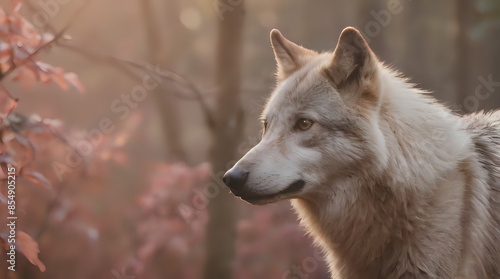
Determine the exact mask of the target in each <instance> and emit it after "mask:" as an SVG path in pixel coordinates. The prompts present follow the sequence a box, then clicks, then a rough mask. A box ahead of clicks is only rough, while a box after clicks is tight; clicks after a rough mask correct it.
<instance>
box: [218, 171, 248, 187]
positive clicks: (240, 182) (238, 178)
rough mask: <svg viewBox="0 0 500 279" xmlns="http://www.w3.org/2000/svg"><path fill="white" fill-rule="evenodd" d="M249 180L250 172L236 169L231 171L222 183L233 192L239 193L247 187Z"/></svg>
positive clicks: (223, 178)
mask: <svg viewBox="0 0 500 279" xmlns="http://www.w3.org/2000/svg"><path fill="white" fill-rule="evenodd" d="M247 178H248V171H247V170H244V169H241V168H238V167H235V168H232V169H230V170H229V171H228V172H226V174H224V176H223V177H222V181H224V184H226V185H227V186H228V187H229V188H230V189H231V191H232V192H233V193H234V192H238V191H239V190H241V188H243V186H245V183H246V182H247Z"/></svg>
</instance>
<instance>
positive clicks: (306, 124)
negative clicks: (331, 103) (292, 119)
mask: <svg viewBox="0 0 500 279" xmlns="http://www.w3.org/2000/svg"><path fill="white" fill-rule="evenodd" d="M312 125H313V122H312V120H309V119H305V118H301V119H299V121H297V127H298V128H299V129H301V130H302V131H307V130H309V128H311V126H312Z"/></svg>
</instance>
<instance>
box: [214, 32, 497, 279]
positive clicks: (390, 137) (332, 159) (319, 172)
mask: <svg viewBox="0 0 500 279" xmlns="http://www.w3.org/2000/svg"><path fill="white" fill-rule="evenodd" d="M271 44H272V47H273V50H274V54H275V57H276V61H277V86H276V88H275V90H274V91H273V93H272V94H271V97H270V98H269V100H268V102H267V105H266V107H265V109H264V111H263V113H262V116H261V121H262V126H263V135H262V139H261V141H260V142H259V143H258V144H257V145H256V146H255V147H254V148H252V149H251V150H250V151H249V152H248V153H247V154H246V155H244V156H243V157H242V158H241V159H240V160H239V161H238V162H237V163H236V164H235V165H234V167H232V168H231V169H230V170H229V171H227V173H226V174H225V175H224V177H223V180H224V182H225V183H226V185H228V186H229V188H230V190H231V191H232V192H233V193H234V195H236V196H238V197H240V198H241V199H243V200H245V201H247V202H249V203H252V204H256V205H264V204H268V203H272V202H276V201H280V200H283V199H291V203H292V206H293V208H294V209H295V210H296V212H297V213H298V216H299V218H300V222H301V224H302V225H303V226H305V228H306V230H307V232H308V233H309V234H310V235H311V236H312V238H313V239H314V241H315V243H316V244H317V245H319V246H320V247H321V248H322V250H323V252H324V254H325V258H326V261H327V263H328V265H329V269H330V272H331V276H332V278H349V279H356V278H360V279H361V278H500V112H498V111H496V112H491V113H483V112H479V113H474V114H471V115H467V116H462V117H461V116H459V115H457V114H455V113H454V112H452V111H451V110H450V109H448V108H446V107H445V106H443V105H441V104H439V103H438V102H437V101H436V100H435V99H434V98H432V97H431V96H430V95H429V93H428V92H425V91H423V90H420V89H418V88H416V87H415V86H414V85H413V84H411V83H410V82H409V81H408V80H407V79H405V78H403V77H402V75H401V74H399V73H398V72H396V71H394V70H392V69H390V68H389V67H387V66H385V65H384V64H383V63H382V62H380V61H379V59H378V58H377V57H376V55H375V54H374V53H373V51H372V50H371V49H370V47H369V46H368V44H367V43H366V41H365V40H364V39H363V37H362V35H361V33H360V32H359V31H358V30H356V29H355V28H352V27H348V28H346V29H344V30H343V31H342V33H341V35H340V37H339V40H338V43H337V46H336V48H335V50H334V51H333V52H324V53H317V52H315V51H312V50H309V49H306V48H304V47H302V46H299V45H297V44H295V43H292V42H291V41H289V40H287V39H286V38H284V37H283V35H282V34H281V33H280V32H279V31H278V30H273V31H272V32H271Z"/></svg>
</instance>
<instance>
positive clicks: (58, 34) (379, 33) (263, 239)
mask: <svg viewBox="0 0 500 279" xmlns="http://www.w3.org/2000/svg"><path fill="white" fill-rule="evenodd" d="M19 3H22V6H18V5H19ZM0 7H1V8H2V10H3V11H0V40H1V41H0V66H1V72H0V73H1V74H0V82H1V86H0V110H1V111H0V136H1V141H0V164H1V165H2V169H3V170H4V171H3V172H4V174H3V175H2V176H0V179H2V182H1V183H2V188H1V191H0V220H2V221H0V245H1V247H2V249H3V250H2V253H0V278H6V279H7V278H9V279H14V278H16V279H17V278H50V279H58V278H73V279H79V278H113V279H119V278H127V279H132V278H145V279H155V278H186V279H190V278H214V279H215V278H217V279H225V278H236V279H247V278H248V279H250V278H327V277H328V275H327V270H326V267H325V263H324V262H323V260H322V257H321V254H320V253H319V251H317V249H315V248H314V247H313V246H312V243H311V240H310V239H309V238H308V237H306V236H304V231H303V230H302V229H301V228H300V227H299V226H298V221H297V220H296V216H295V215H294V213H293V212H292V211H291V209H290V206H289V205H288V202H286V201H284V202H280V203H277V204H273V205H268V206H265V207H254V206H249V205H247V204H245V203H244V202H242V201H240V200H237V199H235V198H234V197H233V196H232V195H230V194H229V191H228V190H227V189H226V188H225V186H223V185H222V184H221V182H220V178H221V176H222V174H223V173H224V171H225V170H227V169H228V168H229V167H231V165H232V164H233V163H234V162H235V161H236V160H237V159H238V158H239V157H241V156H242V155H243V154H244V153H245V152H246V151H247V150H249V149H250V148H251V147H252V146H253V145H255V144H256V143H257V142H258V141H259V139H260V126H259V122H258V115H259V113H260V111H261V109H262V106H263V105H264V104H265V100H266V97H267V96H268V95H269V93H270V92H271V91H272V89H273V87H274V86H275V80H274V70H275V61H274V56H273V52H272V49H271V46H270V43H269V32H270V30H271V29H273V28H278V29H280V31H281V32H282V33H283V34H284V35H285V36H286V37H287V38H288V39H290V40H292V41H294V42H296V43H298V44H301V45H303V46H305V47H308V48H311V49H315V50H325V51H326V50H332V49H333V48H334V47H335V45H336V42H337V38H338V36H339V34H340V31H341V30H342V29H343V28H345V27H346V26H354V27H357V28H358V29H359V30H360V31H361V32H362V33H363V34H364V35H365V37H366V39H367V41H368V42H369V44H370V46H371V47H372V49H373V50H374V52H375V53H376V54H377V55H378V56H379V57H380V59H381V60H383V61H385V62H386V63H387V64H389V65H392V66H393V67H394V68H396V69H398V70H400V71H401V72H403V73H404V74H406V75H407V76H408V77H411V78H412V81H413V82H414V83H416V84H418V86H419V87H421V88H424V89H427V90H430V91H432V92H434V95H435V96H436V97H437V98H438V99H439V100H441V101H442V102H445V103H447V104H448V105H449V106H450V107H451V108H453V109H455V110H456V111H457V112H462V113H470V112H473V111H476V110H480V109H486V110H489V109H496V108H499V107H500V94H498V93H499V92H500V86H498V82H500V55H499V51H500V1H499V0H442V1H431V0H413V1H412V0H400V1H398V0H388V1H385V0H371V1H369V0H358V1H340V0H324V1H323V0H318V1H299V0H276V1H261V0H254V1H244V0H210V1H200V0H183V1H180V0H136V1H91V0H24V1H15V0H11V1H7V0H0ZM23 18H24V19H25V21H24V20H23ZM51 34H52V35H51ZM63 69H64V70H63ZM73 73H74V74H73ZM488 81H490V82H488ZM491 81H493V83H492V82H491ZM478 88H479V89H478ZM65 91H68V92H65ZM83 92H84V93H83ZM7 164H11V165H13V166H15V167H16V172H17V175H18V176H19V177H20V178H19V179H18V180H17V188H16V205H17V208H16V210H17V211H16V212H17V216H18V221H17V236H18V247H17V250H18V254H17V262H16V272H10V271H9V270H8V269H7V266H8V263H7V259H8V256H7V255H6V253H7V251H8V246H7V245H6V243H5V241H6V239H7V237H8V231H7V227H6V226H4V225H3V222H4V221H3V220H5V222H6V223H7V221H6V220H7V219H6V216H7V204H6V203H7V200H8V199H7V197H8V192H7V187H6V186H7V178H6V176H5V166H7ZM3 186H5V187H3ZM38 249H39V251H40V254H39V255H38V257H37V252H38ZM30 262H31V263H30ZM41 270H44V272H41Z"/></svg>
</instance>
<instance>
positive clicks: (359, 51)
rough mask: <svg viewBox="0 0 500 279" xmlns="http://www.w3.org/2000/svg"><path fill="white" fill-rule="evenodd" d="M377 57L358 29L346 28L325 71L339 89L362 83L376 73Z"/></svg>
mask: <svg viewBox="0 0 500 279" xmlns="http://www.w3.org/2000/svg"><path fill="white" fill-rule="evenodd" d="M376 61H377V58H376V56H375V54H373V52H372V50H371V49H370V47H369V46H368V44H367V43H366V41H365V39H363V36H362V35H361V33H359V31H358V30H356V29H355V28H353V27H347V28H345V29H344V30H343V31H342V33H341V34H340V38H339V41H338V43H337V47H336V48H335V51H334V52H333V58H332V61H331V62H330V64H329V65H328V66H327V67H326V68H325V73H326V75H327V76H328V78H329V79H330V80H331V81H332V83H333V84H334V86H335V87H336V88H337V89H341V88H343V87H345V86H348V85H350V84H352V83H353V82H356V84H359V85H362V84H363V83H364V82H365V81H370V80H371V78H372V77H373V76H374V75H375V74H376V69H377V68H376Z"/></svg>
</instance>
